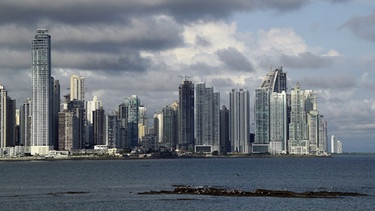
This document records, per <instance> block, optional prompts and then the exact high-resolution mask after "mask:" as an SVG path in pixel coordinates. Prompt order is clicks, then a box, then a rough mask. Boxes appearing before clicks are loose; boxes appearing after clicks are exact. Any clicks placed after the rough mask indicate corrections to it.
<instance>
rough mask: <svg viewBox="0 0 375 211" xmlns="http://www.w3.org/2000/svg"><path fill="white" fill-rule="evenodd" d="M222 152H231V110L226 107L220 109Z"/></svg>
mask: <svg viewBox="0 0 375 211" xmlns="http://www.w3.org/2000/svg"><path fill="white" fill-rule="evenodd" d="M220 152H221V153H227V152H231V147H230V138H229V110H228V109H227V107H226V106H224V105H223V107H222V108H221V109H220Z"/></svg>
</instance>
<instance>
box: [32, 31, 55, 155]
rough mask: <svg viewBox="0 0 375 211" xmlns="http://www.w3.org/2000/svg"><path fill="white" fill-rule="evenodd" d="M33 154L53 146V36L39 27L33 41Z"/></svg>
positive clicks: (45, 152) (46, 151)
mask: <svg viewBox="0 0 375 211" xmlns="http://www.w3.org/2000/svg"><path fill="white" fill-rule="evenodd" d="M31 51H32V54H31V55H32V58H31V60H32V74H31V78H32V127H31V128H32V133H31V134H32V140H31V154H32V155H35V154H39V155H44V154H48V152H49V150H50V149H51V146H52V144H53V143H52V139H53V134H52V127H53V125H52V118H53V113H52V107H53V104H52V99H51V96H52V93H51V92H52V82H51V36H50V35H49V34H48V30H46V29H38V30H37V32H36V35H35V36H34V39H33V41H32V47H31Z"/></svg>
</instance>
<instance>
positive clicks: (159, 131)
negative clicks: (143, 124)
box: [154, 111, 164, 144]
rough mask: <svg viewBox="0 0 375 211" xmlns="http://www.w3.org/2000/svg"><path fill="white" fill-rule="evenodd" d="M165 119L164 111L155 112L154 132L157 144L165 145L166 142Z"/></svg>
mask: <svg viewBox="0 0 375 211" xmlns="http://www.w3.org/2000/svg"><path fill="white" fill-rule="evenodd" d="M163 120H164V118H163V111H158V112H155V114H154V132H155V141H156V143H158V144H159V143H163V141H164V134H163V132H164V130H163V129H164V124H163V123H164V121H163Z"/></svg>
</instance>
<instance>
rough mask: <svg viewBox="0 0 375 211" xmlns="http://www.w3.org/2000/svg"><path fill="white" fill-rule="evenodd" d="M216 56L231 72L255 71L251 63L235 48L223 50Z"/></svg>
mask: <svg viewBox="0 0 375 211" xmlns="http://www.w3.org/2000/svg"><path fill="white" fill-rule="evenodd" d="M216 54H217V55H218V57H219V59H220V60H221V61H222V62H223V63H224V64H225V65H226V66H227V67H228V68H230V69H231V70H240V71H254V68H253V65H252V64H251V62H250V61H249V60H248V59H247V58H246V57H245V56H244V55H243V54H242V53H241V52H239V51H238V50H237V49H235V48H227V49H221V50H218V51H217V52H216Z"/></svg>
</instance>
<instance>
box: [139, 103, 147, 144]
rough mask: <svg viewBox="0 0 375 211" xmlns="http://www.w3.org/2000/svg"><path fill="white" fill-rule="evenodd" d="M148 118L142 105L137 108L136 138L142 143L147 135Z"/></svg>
mask: <svg viewBox="0 0 375 211" xmlns="http://www.w3.org/2000/svg"><path fill="white" fill-rule="evenodd" d="M147 129H148V117H147V108H146V107H144V106H143V105H140V106H139V120H138V138H139V140H140V141H142V139H143V137H145V136H146V135H147V134H148V131H147Z"/></svg>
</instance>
